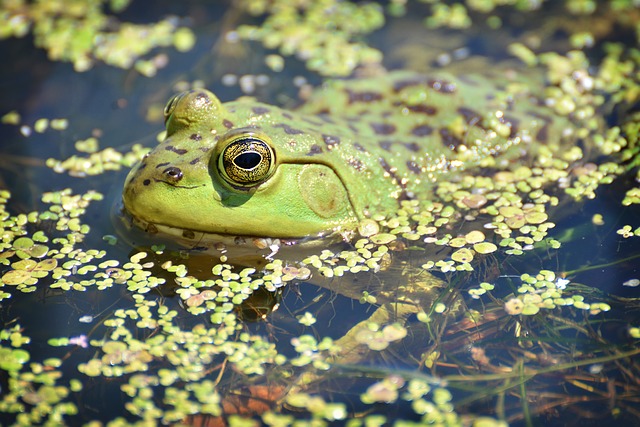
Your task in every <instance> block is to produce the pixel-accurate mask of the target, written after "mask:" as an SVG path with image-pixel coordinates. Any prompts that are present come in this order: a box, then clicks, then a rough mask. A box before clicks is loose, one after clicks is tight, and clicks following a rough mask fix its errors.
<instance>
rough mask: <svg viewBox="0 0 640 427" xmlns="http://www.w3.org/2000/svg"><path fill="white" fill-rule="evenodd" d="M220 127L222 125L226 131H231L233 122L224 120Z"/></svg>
mask: <svg viewBox="0 0 640 427" xmlns="http://www.w3.org/2000/svg"><path fill="white" fill-rule="evenodd" d="M222 125H223V126H224V127H226V128H227V129H231V128H232V127H233V122H232V121H231V120H228V119H224V120H223V121H222Z"/></svg>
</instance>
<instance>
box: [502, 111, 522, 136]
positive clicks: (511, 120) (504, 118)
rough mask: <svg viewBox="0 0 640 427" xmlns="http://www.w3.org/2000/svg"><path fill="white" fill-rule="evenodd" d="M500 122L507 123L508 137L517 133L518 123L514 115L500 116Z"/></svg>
mask: <svg viewBox="0 0 640 427" xmlns="http://www.w3.org/2000/svg"><path fill="white" fill-rule="evenodd" d="M500 123H504V124H507V125H509V129H511V132H510V133H509V138H513V137H514V136H515V135H516V133H518V124H519V123H520V122H519V121H518V119H516V118H514V117H508V116H502V117H501V118H500Z"/></svg>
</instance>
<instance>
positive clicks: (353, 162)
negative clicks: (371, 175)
mask: <svg viewBox="0 0 640 427" xmlns="http://www.w3.org/2000/svg"><path fill="white" fill-rule="evenodd" d="M349 165H350V166H351V167H352V168H354V169H355V170H357V171H358V172H362V171H363V170H364V163H362V161H361V160H360V159H356V158H355V157H351V158H350V159H349Z"/></svg>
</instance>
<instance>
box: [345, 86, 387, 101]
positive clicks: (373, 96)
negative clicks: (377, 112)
mask: <svg viewBox="0 0 640 427" xmlns="http://www.w3.org/2000/svg"><path fill="white" fill-rule="evenodd" d="M347 95H348V96H349V104H353V103H355V102H373V101H380V100H381V99H382V94H381V93H378V92H371V91H364V92H355V91H352V90H348V89H347Z"/></svg>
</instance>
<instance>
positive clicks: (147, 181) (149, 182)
mask: <svg viewBox="0 0 640 427" xmlns="http://www.w3.org/2000/svg"><path fill="white" fill-rule="evenodd" d="M149 184H151V180H150V179H145V180H144V181H142V185H144V186H147V185H149Z"/></svg>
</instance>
